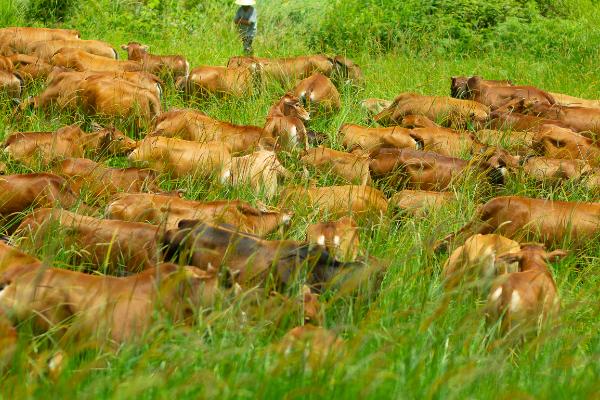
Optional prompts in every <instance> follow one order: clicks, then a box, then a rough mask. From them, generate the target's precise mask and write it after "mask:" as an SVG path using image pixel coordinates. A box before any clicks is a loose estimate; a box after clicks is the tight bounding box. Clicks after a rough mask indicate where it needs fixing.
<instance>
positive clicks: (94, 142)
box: [4, 125, 135, 165]
mask: <svg viewBox="0 0 600 400" xmlns="http://www.w3.org/2000/svg"><path fill="white" fill-rule="evenodd" d="M134 148H135V141H134V140H132V139H130V138H128V137H127V136H125V135H124V134H123V133H121V132H120V131H118V130H116V129H115V128H103V129H98V130H96V131H94V132H92V133H85V132H84V131H82V130H81V128H80V127H79V126H77V125H70V126H65V127H63V128H60V129H58V130H57V131H55V132H15V133H11V134H10V135H9V136H8V137H7V138H6V140H5V141H4V152H5V153H6V154H8V155H9V157H10V158H12V159H14V160H18V161H20V162H22V163H24V164H26V165H33V164H35V163H36V162H38V161H41V162H42V163H49V162H50V161H52V160H54V159H59V158H64V157H83V156H84V155H86V154H95V155H118V154H125V153H127V152H130V151H132V150H133V149H134Z"/></svg>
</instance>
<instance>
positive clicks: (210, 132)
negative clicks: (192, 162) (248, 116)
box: [150, 109, 270, 153]
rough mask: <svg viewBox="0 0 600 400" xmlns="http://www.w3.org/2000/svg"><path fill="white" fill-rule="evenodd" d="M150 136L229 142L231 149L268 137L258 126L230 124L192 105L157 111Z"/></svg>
mask: <svg viewBox="0 0 600 400" xmlns="http://www.w3.org/2000/svg"><path fill="white" fill-rule="evenodd" d="M150 136H164V137H178V138H181V139H184V140H192V141H194V142H199V143H205V142H210V141H213V140H218V141H222V142H225V143H227V144H229V145H230V146H231V151H232V152H233V153H238V152H245V151H248V150H252V149H254V148H256V147H257V146H258V144H259V142H260V141H261V139H263V138H268V137H270V136H269V135H267V134H266V133H265V131H264V130H263V128H260V127H258V126H250V125H234V124H231V123H229V122H225V121H219V120H216V119H214V118H211V117H209V116H207V115H205V114H204V113H202V112H200V111H197V110H193V109H183V110H181V109H175V110H171V111H168V112H165V113H162V114H160V115H159V116H158V117H157V118H156V126H155V128H154V131H153V132H152V133H151V134H150Z"/></svg>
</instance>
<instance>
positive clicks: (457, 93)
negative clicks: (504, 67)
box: [450, 76, 513, 99]
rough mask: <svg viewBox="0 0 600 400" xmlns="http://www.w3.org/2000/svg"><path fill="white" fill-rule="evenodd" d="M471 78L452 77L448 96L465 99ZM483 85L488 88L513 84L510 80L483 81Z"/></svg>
mask: <svg viewBox="0 0 600 400" xmlns="http://www.w3.org/2000/svg"><path fill="white" fill-rule="evenodd" d="M471 78H472V77H471V76H453V77H452V78H450V80H451V83H450V96H452V97H454V98H457V99H466V98H467V97H468V96H469V88H468V86H467V82H468V81H469V79H471ZM483 83H484V84H486V85H488V86H499V87H504V86H512V85H513V83H512V81H510V80H506V79H503V80H491V79H483Z"/></svg>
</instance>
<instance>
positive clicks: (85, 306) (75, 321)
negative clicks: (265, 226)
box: [0, 264, 232, 345]
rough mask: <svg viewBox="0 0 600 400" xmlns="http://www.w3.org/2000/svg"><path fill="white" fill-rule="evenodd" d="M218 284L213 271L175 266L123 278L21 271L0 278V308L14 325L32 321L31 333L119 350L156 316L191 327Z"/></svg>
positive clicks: (46, 270) (23, 268)
mask: <svg viewBox="0 0 600 400" xmlns="http://www.w3.org/2000/svg"><path fill="white" fill-rule="evenodd" d="M219 281H220V277H219V274H218V273H217V272H216V271H214V270H211V271H202V270H199V269H198V268H194V267H187V266H185V267H180V266H177V265H174V264H161V265H159V266H157V267H156V268H150V269H148V270H146V271H143V272H141V273H139V274H136V275H132V276H128V277H122V278H118V277H110V276H100V275H88V274H84V273H81V272H76V271H69V270H66V269H60V268H51V267H45V266H38V267H31V266H21V267H17V268H13V269H11V270H8V271H5V272H4V273H2V274H0V288H1V289H0V308H2V309H5V310H8V311H9V313H10V314H11V317H12V318H13V319H14V320H15V321H16V322H21V321H25V320H32V321H33V324H34V329H35V331H36V332H37V331H41V332H46V331H48V330H57V329H59V332H60V333H61V334H64V333H67V332H68V333H71V334H73V333H74V334H75V337H78V338H85V339H87V340H89V339H94V340H101V341H106V340H108V341H109V342H112V343H111V344H115V345H118V344H121V343H123V342H127V341H135V340H139V338H140V337H142V335H143V333H144V332H145V331H147V330H148V329H149V328H150V326H151V323H152V321H153V320H154V319H155V316H156V312H157V310H162V312H163V313H165V314H166V315H168V317H169V318H170V320H172V321H173V322H176V323H177V322H186V323H191V322H192V321H193V316H194V314H195V313H197V312H198V311H200V310H202V309H206V308H210V307H211V306H212V305H213V304H214V302H215V300H216V299H217V298H218V297H220V292H221V290H222V289H221V287H220V284H219ZM226 281H228V283H227V284H226V285H225V287H231V285H232V280H231V279H230V278H226ZM68 320H69V321H68ZM66 322H69V323H68V324H67V325H65V323H66Z"/></svg>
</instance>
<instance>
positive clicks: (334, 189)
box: [281, 185, 388, 217]
mask: <svg viewBox="0 0 600 400" xmlns="http://www.w3.org/2000/svg"><path fill="white" fill-rule="evenodd" d="M281 203H282V204H296V205H299V206H301V207H302V209H304V210H312V211H317V212H318V213H320V214H326V215H329V217H336V216H339V217H342V216H344V215H349V214H358V215H361V214H374V215H381V214H385V212H386V211H387V207H388V203H387V199H386V198H385V196H384V195H383V193H382V192H381V191H379V190H377V189H375V188H372V187H370V186H359V185H343V186H327V187H313V188H304V187H289V188H287V189H285V190H284V191H283V192H282V194H281Z"/></svg>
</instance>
